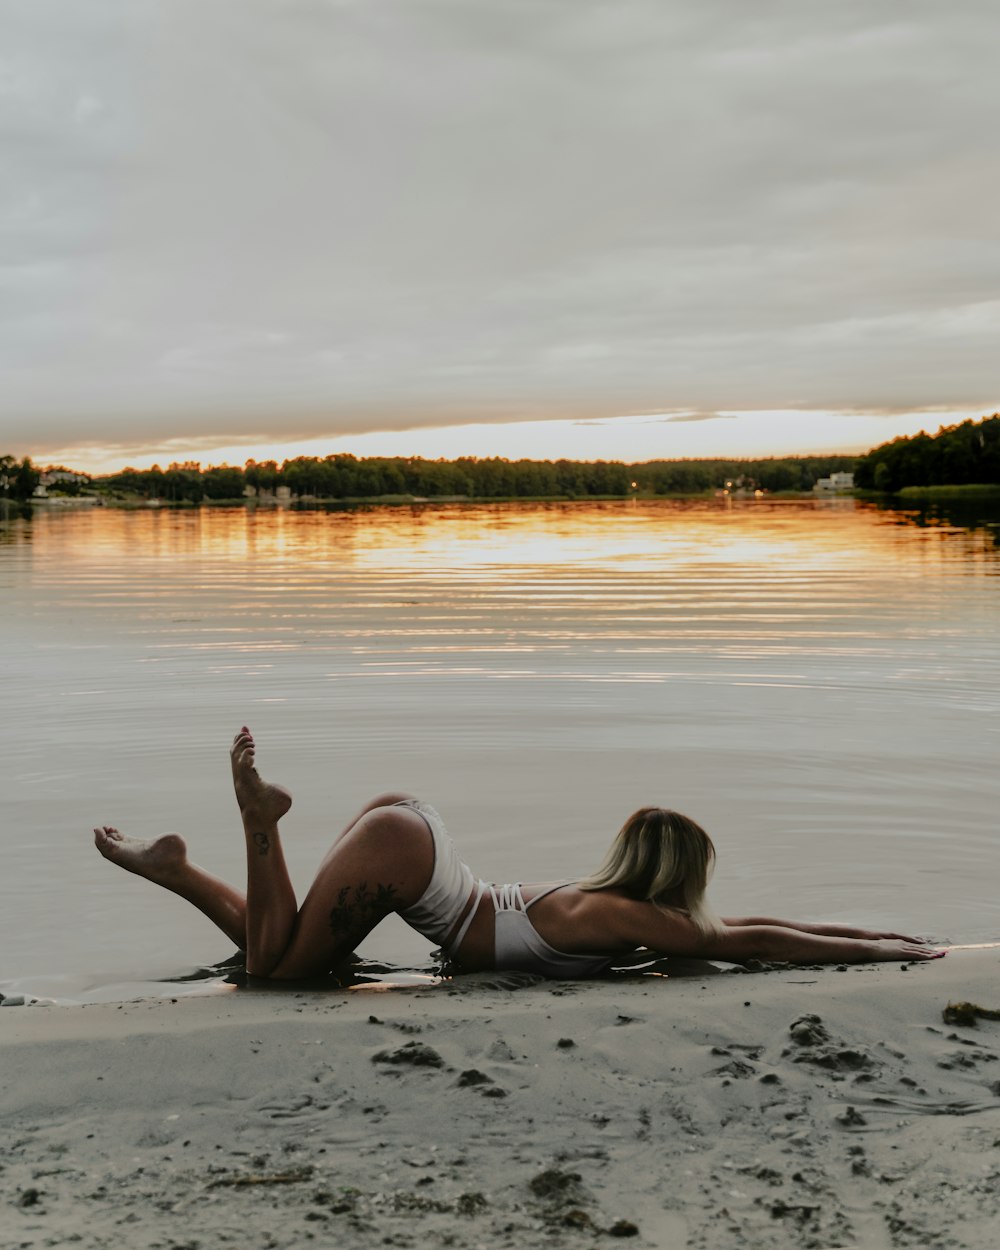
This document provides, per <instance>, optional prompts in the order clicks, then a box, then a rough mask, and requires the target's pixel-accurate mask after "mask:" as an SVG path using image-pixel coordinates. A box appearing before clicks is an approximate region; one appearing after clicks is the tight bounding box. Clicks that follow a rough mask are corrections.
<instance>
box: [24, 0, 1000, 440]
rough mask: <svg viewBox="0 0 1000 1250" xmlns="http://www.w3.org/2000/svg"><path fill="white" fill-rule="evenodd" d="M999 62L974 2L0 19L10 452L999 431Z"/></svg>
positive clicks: (106, 5)
mask: <svg viewBox="0 0 1000 1250" xmlns="http://www.w3.org/2000/svg"><path fill="white" fill-rule="evenodd" d="M998 46H1000V6H998V5H996V4H995V3H994V2H993V0H982V2H981V3H973V2H970V0H950V2H949V3H948V4H942V3H939V2H938V0H933V2H924V0H907V2H906V3H902V2H900V0H892V2H891V3H886V2H880V0H863V2H858V3H852V2H850V0H838V3H819V2H816V3H810V2H807V0H788V2H787V3H781V2H770V3H769V2H765V3H758V4H752V3H748V2H747V0H730V2H724V0H683V2H682V0H650V2H649V3H643V2H632V0H606V2H602V3H597V2H595V0H559V2H554V0H169V2H165V0H154V2H149V0H44V2H43V0H0V444H2V446H0V452H3V451H8V450H9V451H14V452H17V453H24V452H31V453H32V454H34V455H35V456H36V457H38V458H39V459H42V460H44V459H45V458H46V457H47V456H48V455H49V454H50V453H53V452H59V453H60V454H62V453H65V455H66V456H70V455H71V454H74V453H75V454H76V458H77V460H80V458H81V457H83V458H86V457H87V456H90V457H91V459H93V458H94V457H99V456H107V455H113V457H115V458H117V460H118V461H119V462H124V460H126V459H132V460H136V459H137V457H139V456H140V455H147V454H149V455H154V456H155V455H157V454H159V453H160V452H161V451H163V450H165V449H172V451H171V454H173V453H174V452H176V453H178V454H183V453H184V452H185V451H188V450H189V451H190V452H191V453H193V454H197V455H199V456H201V457H202V458H203V459H206V460H209V461H211V460H213V455H212V452H213V450H216V449H218V448H229V449H232V448H236V449H237V451H239V450H240V449H243V450H246V449H248V448H252V447H254V446H258V445H264V444H287V443H289V442H290V441H291V440H295V439H304V440H309V442H308V443H304V444H303V446H304V447H305V446H309V447H317V448H320V447H322V446H324V445H325V444H324V443H323V440H324V439H330V438H334V437H335V436H341V438H342V436H345V435H356V434H367V436H368V437H367V441H365V440H362V442H360V443H359V444H358V445H359V447H364V446H366V445H372V444H371V439H372V438H375V439H379V438H381V439H384V438H385V436H384V435H382V434H380V433H379V432H380V431H392V430H409V431H415V430H419V429H421V428H423V427H441V426H466V425H467V424H469V423H475V425H476V426H477V428H478V429H479V430H480V432H481V433H480V437H481V438H484V439H486V442H484V443H483V445H482V448H481V451H480V454H489V451H490V446H489V445H488V442H489V434H490V427H493V428H496V427H497V426H498V425H499V424H502V423H506V422H510V421H518V422H524V421H528V420H537V421H542V420H544V421H546V422H548V421H551V420H553V419H559V418H564V419H570V418H573V419H575V420H577V421H579V420H593V419H596V418H609V417H616V416H630V417H632V418H635V416H636V415H637V414H660V419H658V420H656V421H651V420H649V419H648V417H644V418H643V419H642V421H641V422H639V423H638V424H642V425H643V426H644V427H645V428H647V429H652V431H653V434H652V435H651V437H655V439H657V440H659V441H658V442H657V443H656V446H657V447H658V448H659V450H658V451H657V452H651V453H650V454H660V455H672V454H698V453H697V449H696V450H694V451H692V450H691V448H692V447H693V446H695V445H696V443H697V439H695V438H694V435H695V433H697V435H698V437H699V438H702V436H703V435H704V438H709V440H710V439H711V438H716V439H718V440H719V442H718V448H717V449H718V450H725V449H726V439H727V438H728V439H729V440H730V442H732V441H733V438H734V432H735V431H736V430H737V428H739V429H742V430H744V431H745V430H746V429H749V428H750V426H749V425H748V424H747V421H748V418H740V417H739V415H738V414H740V413H743V412H748V413H757V414H759V413H761V412H763V411H768V412H771V413H786V414H791V415H789V416H786V417H781V418H774V417H769V418H768V420H778V421H779V423H780V422H781V421H783V422H784V425H785V426H786V427H787V429H788V431H789V437H790V438H792V440H793V441H794V440H795V431H796V430H801V432H802V438H801V440H800V441H801V443H802V445H803V446H805V445H806V443H807V442H809V440H812V442H813V443H815V441H816V439H817V438H819V441H820V442H823V441H825V442H826V443H827V444H828V445H830V446H833V445H856V444H857V443H858V441H859V439H858V438H857V437H856V436H857V432H858V430H859V428H860V427H859V425H858V424H857V422H858V420H859V419H860V418H859V417H858V415H857V414H878V415H879V420H878V421H877V422H875V425H874V426H873V428H877V429H878V430H879V431H882V430H884V431H885V437H891V436H892V435H893V434H894V433H895V432H896V429H897V428H904V426H905V425H906V422H907V421H908V422H910V423H911V424H912V423H913V421H914V420H915V418H914V417H913V416H912V414H913V413H915V412H917V413H919V412H922V411H924V410H928V409H932V410H933V409H939V410H945V411H946V412H948V413H957V414H959V415H961V414H962V413H965V412H968V413H972V414H979V413H985V412H987V411H992V410H993V409H995V408H996V407H998V406H1000V383H998V370H997V360H998V359H1000V350H998V344H1000V334H998V331H1000V241H998V228H997V203H998V202H1000V159H998V155H997V146H998V145H997V130H998V105H1000V76H998V75H997V72H996V54H997V48H998ZM720 412H722V413H726V414H737V415H736V416H733V415H729V416H728V417H725V418H723V417H719V416H717V415H715V414H718V413H720ZM847 413H852V414H855V415H854V416H846V415H845V416H840V415H838V414H847ZM893 414H910V415H907V416H906V417H905V418H900V420H898V421H897V420H896V417H894V415H893ZM663 416H666V417H670V418H676V417H680V418H682V419H681V420H679V421H678V420H663V419H662V417H663ZM692 417H694V418H703V419H701V420H692V419H691V418H692ZM900 422H902V424H900ZM924 423H925V424H927V426H928V427H929V428H936V427H937V425H938V424H940V421H939V420H938V418H937V416H936V415H931V416H929V417H928V418H927V419H926V421H925V422H924ZM631 424H632V425H633V426H635V425H636V424H637V422H636V421H635V420H634V419H633V421H632V422H631ZM523 428H524V429H527V428H528V427H523ZM539 428H540V427H539ZM563 428H564V433H565V442H566V445H565V447H564V448H563V452H562V454H566V455H574V454H577V453H578V452H579V451H580V449H583V454H587V448H589V447H590V445H591V444H590V443H589V442H588V441H587V439H588V437H590V436H589V435H586V434H585V433H584V431H588V430H589V431H593V430H595V429H600V428H605V429H606V430H611V431H612V432H613V431H614V429H615V428H616V423H615V424H611V425H608V426H605V427H601V426H596V427H595V426H592V425H576V424H568V425H566V426H565V427H563ZM906 428H908V427H906ZM484 430H485V433H482V431H484ZM827 431H829V433H827ZM496 432H497V442H496V444H495V446H496V448H497V449H498V450H499V451H500V453H501V454H504V448H505V447H506V446H507V445H508V444H507V443H505V442H504V438H505V437H507V435H509V433H510V432H509V431H507V433H506V435H505V434H504V433H503V432H502V431H501V430H500V429H496ZM839 432H842V433H839ZM415 437H416V435H415V434H413V433H410V434H408V435H406V440H408V442H407V443H406V447H405V448H404V447H403V442H400V443H399V446H400V447H401V449H403V450H404V451H405V452H409V451H410V450H411V448H412V445H413V439H414V438H415ZM575 437H579V440H580V441H579V443H578V444H573V439H574V438H575ZM865 437H867V435H866V436H865ZM317 440H319V441H317ZM692 440H694V441H692ZM703 441H704V440H703ZM876 441H877V440H876ZM330 445H331V446H333V445H334V444H330ZM344 445H345V444H344V443H343V442H342V441H340V442H338V443H337V444H336V446H338V447H340V448H342V447H343V446H344ZM651 445H652V444H651ZM391 446H392V443H391V441H390V443H388V444H386V445H385V447H383V448H382V450H387V449H391ZM88 449H89V450H88ZM761 449H762V450H781V448H778V447H764V446H763V445H762V446H761ZM734 450H735V449H734ZM787 450H790V451H791V450H795V447H794V446H789V447H788V448H787ZM290 454H294V452H292V453H290ZM605 454H606V453H605Z"/></svg>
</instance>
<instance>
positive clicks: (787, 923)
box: [722, 916, 924, 942]
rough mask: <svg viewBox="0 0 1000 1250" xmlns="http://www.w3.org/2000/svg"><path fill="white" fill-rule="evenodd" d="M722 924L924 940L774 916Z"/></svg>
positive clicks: (733, 919)
mask: <svg viewBox="0 0 1000 1250" xmlns="http://www.w3.org/2000/svg"><path fill="white" fill-rule="evenodd" d="M722 923H723V924H724V925H725V926H726V928H727V929H737V928H745V927H747V926H748V925H767V926H770V927H777V928H779V929H796V930H798V932H799V933H815V934H817V935H819V936H820V937H840V938H866V939H868V940H870V941H880V940H882V939H884V938H892V939H894V940H898V941H900V942H923V940H924V939H923V938H919V937H913V936H911V935H910V934H908V933H896V932H895V931H894V930H888V929H859V928H857V927H855V926H854V925H848V924H807V923H804V922H802V921H799V920H778V919H776V918H775V917H773V916H740V917H729V916H727V917H725V919H724V920H723V922H722Z"/></svg>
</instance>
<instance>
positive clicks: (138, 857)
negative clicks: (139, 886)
mask: <svg viewBox="0 0 1000 1250" xmlns="http://www.w3.org/2000/svg"><path fill="white" fill-rule="evenodd" d="M94 843H95V845H96V847H97V849H98V850H99V851H100V852H101V854H102V855H103V856H104V858H105V859H109V860H111V862H112V863H113V864H117V865H118V866H119V867H120V868H125V869H127V871H128V872H134V873H135V874H136V875H137V876H140V877H145V878H146V880H147V881H152V882H154V883H155V884H156V885H162V886H163V888H164V889H165V890H172V891H173V893H174V894H179V895H180V896H181V898H186V899H187V901H188V902H189V903H193V904H194V905H195V907H197V908H198V910H199V911H201V912H204V913H205V915H206V916H207V917H208V918H209V920H211V921H213V922H214V923H215V924H217V925H218V926H219V928H220V929H221V930H222V932H223V933H224V934H225V935H226V937H228V938H229V940H230V941H231V942H232V943H233V945H234V946H238V947H239V948H240V950H246V945H247V937H246V911H247V903H246V896H245V895H244V894H242V893H241V892H240V891H239V890H237V889H236V887H235V886H232V885H228V884H227V883H226V882H225V881H222V880H220V879H219V878H218V877H213V876H212V874H211V873H210V872H206V871H205V869H204V868H199V867H198V865H197V864H192V863H191V861H190V860H189V859H188V857H187V846H186V845H185V842H184V839H183V838H182V837H181V836H180V834H177V833H165V834H164V835H163V836H162V837H160V838H154V839H153V840H152V841H151V842H144V841H143V840H142V839H141V838H127V837H126V836H125V835H124V834H122V833H119V832H118V830H117V829H115V828H113V827H112V826H111V825H104V826H102V827H101V828H100V829H95V830H94Z"/></svg>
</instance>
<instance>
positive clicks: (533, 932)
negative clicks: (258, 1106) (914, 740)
mask: <svg viewBox="0 0 1000 1250" xmlns="http://www.w3.org/2000/svg"><path fill="white" fill-rule="evenodd" d="M230 756H231V759H232V768H233V782H234V785H235V788H236V799H237V802H238V803H239V807H240V813H241V815H242V817H243V828H244V832H245V834H246V848H247V892H246V894H245V895H243V894H241V893H240V892H239V891H238V890H237V889H235V888H234V887H233V886H231V885H227V884H226V883H225V882H224V881H220V880H219V879H218V878H217V877H213V876H212V875H211V874H210V873H207V872H205V871H204V870H203V869H201V868H198V867H197V866H196V865H195V864H192V863H191V862H190V861H189V860H188V858H187V852H186V847H185V845H184V840H183V839H182V838H180V837H178V835H177V834H170V833H168V834H165V835H164V836H163V837H161V838H157V839H156V840H155V841H153V842H142V841H139V840H138V839H136V838H126V837H123V836H122V835H121V834H120V833H119V832H118V830H117V829H114V828H112V827H111V826H109V825H105V826H104V827H103V828H100V829H95V830H94V837H95V841H96V844H97V849H98V850H99V851H100V852H101V854H102V855H103V856H104V857H105V858H106V859H109V860H111V861H112V863H116V864H118V865H120V866H121V867H122V868H125V869H127V870H128V871H129V872H134V873H137V874H138V875H139V876H141V877H145V878H146V879H147V880H148V881H154V882H156V883H157V884H158V885H162V886H164V887H165V888H166V889H168V890H172V891H173V892H174V893H175V894H179V895H181V897H182V898H186V899H187V900H188V901H189V902H191V903H193V904H194V905H195V906H196V907H197V908H199V909H200V910H201V911H202V912H204V913H205V915H206V916H208V917H209V919H210V920H212V921H214V922H215V924H217V925H218V926H219V928H220V929H221V930H222V931H223V932H224V933H225V934H226V936H227V937H229V938H230V940H231V941H232V942H234V943H235V944H236V945H237V946H239V947H240V949H241V950H244V951H246V964H247V971H248V972H249V973H251V974H252V975H254V976H259V977H270V978H273V979H275V980H298V979H303V978H308V977H315V976H322V975H324V974H326V973H327V972H329V971H330V970H331V969H332V968H335V967H336V966H337V965H338V964H341V963H342V962H343V961H344V960H345V959H346V958H347V957H348V956H350V954H351V952H352V951H353V950H354V948H355V946H356V945H357V944H358V943H359V942H360V941H361V940H362V938H364V937H365V936H366V935H367V934H368V933H369V932H371V930H372V929H373V928H374V927H375V926H376V925H377V924H378V922H379V921H380V920H382V919H383V918H384V917H385V916H387V915H389V914H390V913H391V912H398V913H399V915H401V916H402V917H403V919H404V920H405V921H407V923H408V924H410V925H411V926H412V927H413V928H415V929H416V930H417V931H418V932H419V933H422V934H423V935H424V936H425V937H427V938H429V939H430V940H431V941H432V942H437V943H440V944H441V946H442V947H443V948H444V950H445V951H446V953H447V956H448V958H449V960H450V961H451V963H452V964H453V965H454V967H455V968H456V969H457V970H458V971H463V972H471V971H477V970H479V969H487V968H516V969H520V970H522V971H526V972H541V973H544V974H545V975H547V976H555V977H581V976H594V975H597V974H598V973H600V972H602V971H604V970H605V969H606V968H607V967H608V966H609V965H610V964H611V963H612V962H613V961H614V960H615V959H616V958H619V957H621V956H622V955H625V954H627V953H628V952H630V951H634V950H636V949H638V948H640V947H645V948H648V949H650V950H652V951H656V952H658V953H660V954H666V955H684V956H689V957H692V956H693V957H696V958H702V959H722V960H728V961H731V962H734V963H741V962H744V961H745V960H748V959H771V960H780V961H785V962H793V963H795V962H799V963H863V962H867V961H871V960H921V959H936V958H938V957H940V956H941V955H943V954H944V953H945V952H944V951H941V950H935V949H934V948H932V947H930V946H928V945H927V944H926V943H924V942H922V941H921V940H919V939H917V938H911V937H906V936H904V935H903V934H899V933H882V932H879V931H876V930H868V929H852V928H848V927H847V926H844V925H805V924H796V923H793V922H791V921H786V920H774V919H768V918H763V917H748V918H744V919H737V920H732V919H728V920H720V919H719V918H718V917H716V916H715V915H714V914H713V912H712V911H711V910H710V908H709V907H708V905H707V903H706V901H705V888H706V886H707V884H708V878H709V875H710V872H711V868H712V864H713V861H714V858H715V850H714V848H713V846H712V842H711V840H710V838H709V837H708V835H707V834H706V833H705V832H704V830H703V829H701V828H699V826H698V825H696V824H695V823H694V821H692V820H688V818H687V817H685V816H681V815H679V814H678V813H676V812H667V811H664V810H662V809H660V808H643V809H641V810H640V811H638V812H636V813H635V814H634V815H633V816H632V817H630V818H629V820H628V821H627V822H626V823H625V826H624V827H623V829H622V831H621V832H620V833H619V834H618V836H617V838H616V839H615V841H614V843H613V844H612V846H611V848H610V850H609V852H608V855H607V858H606V860H605V862H604V864H603V866H602V867H601V868H600V869H599V870H598V871H597V872H596V873H595V874H594V875H593V876H591V877H588V878H586V879H585V880H583V881H577V882H568V883H565V884H561V885H555V886H539V885H523V886H521V885H513V886H501V887H499V888H498V887H495V886H490V885H487V883H486V882H483V881H479V882H477V881H476V880H475V878H474V877H473V875H472V872H471V871H470V869H469V868H468V867H467V866H466V865H465V864H464V863H463V862H462V861H461V860H460V859H459V857H458V854H457V852H456V851H455V848H454V845H453V843H452V841H451V839H450V838H449V837H448V835H447V833H445V831H444V827H443V825H442V823H441V818H440V817H439V816H438V814H437V812H435V811H434V809H433V808H431V807H428V806H427V805H426V804H424V803H421V802H420V801H419V800H417V799H414V798H412V797H411V796H408V795H404V794H386V795H381V796H380V797H379V798H377V799H375V800H374V801H373V802H372V803H370V804H369V805H368V807H366V808H365V809H364V810H363V811H362V812H361V813H360V814H359V815H358V816H357V817H356V819H355V820H353V821H352V822H351V824H349V825H348V826H347V828H346V829H345V830H344V832H343V833H342V834H341V835H340V837H339V838H338V840H337V841H336V843H335V844H334V845H333V847H332V848H331V849H330V851H329V853H328V854H327V856H326V858H325V859H324V861H323V863H322V864H321V865H320V868H319V872H318V873H317V874H316V879H315V881H314V882H313V884H312V888H311V889H310V890H309V893H308V894H307V895H306V899H305V902H304V903H303V904H302V907H301V908H299V907H298V906H297V904H296V901H295V893H294V891H293V890H292V885H291V882H290V881H289V878H288V871H287V869H286V867H285V860H284V856H283V854H282V850H281V839H280V836H279V834H278V821H279V820H280V819H281V817H282V816H284V815H285V813H286V812H287V811H288V809H289V808H290V807H291V805H292V799H291V795H290V794H289V793H288V791H287V790H283V789H282V788H281V787H280V786H275V785H270V784H269V783H267V782H265V781H263V780H262V779H261V777H260V775H259V774H258V772H257V770H256V768H255V767H254V758H255V746H254V740H253V737H252V735H251V733H250V730H249V729H247V728H246V726H244V727H243V728H242V729H241V730H240V732H239V733H238V734H237V735H236V738H235V740H234V742H233V746H232V750H231V752H230Z"/></svg>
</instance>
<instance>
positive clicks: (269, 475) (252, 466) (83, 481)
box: [0, 413, 1000, 503]
mask: <svg viewBox="0 0 1000 1250" xmlns="http://www.w3.org/2000/svg"><path fill="white" fill-rule="evenodd" d="M840 472H848V473H849V472H853V473H854V484H855V486H856V487H857V488H858V489H860V490H870V491H878V492H880V493H885V494H894V493H896V492H897V491H900V490H903V489H905V488H906V487H926V486H931V487H933V486H938V487H948V486H966V485H983V486H991V485H993V486H997V485H1000V413H994V414H993V415H992V416H990V417H983V418H982V419H981V420H979V421H963V422H961V423H960V424H958V425H952V426H946V427H942V428H941V429H940V430H938V432H937V434H934V435H931V434H923V433H921V434H915V435H913V436H912V437H907V438H896V439H893V440H892V441H890V442H887V443H882V444H881V445H880V446H878V447H875V448H873V449H872V450H871V451H870V452H868V453H867V454H866V455H864V456H784V457H769V458H767V459H757V460H752V459H729V460H726V459H705V460H649V461H645V462H643V463H641V464H624V463H622V462H621V461H617V460H597V461H582V460H506V459H503V458H502V457H499V456H493V457H489V458H487V459H478V458H476V457H473V456H466V457H462V458H460V459H458V460H424V459H421V458H420V457H402V456H395V457H383V456H369V457H364V458H358V457H357V456H351V455H336V456H326V457H323V458H319V457H314V456H298V457H296V458H295V459H293V460H285V461H284V462H283V463H282V464H280V465H279V464H278V463H277V462H276V461H274V460H266V461H260V462H257V461H254V460H248V461H247V462H246V464H245V465H244V466H243V467H242V468H240V467H237V466H233V465H215V466H213V467H209V468H205V469H203V468H202V467H201V465H200V464H198V463H197V462H194V461H186V462H184V463H182V464H171V465H168V467H167V468H166V469H161V468H160V467H159V466H154V467H153V468H151V469H122V471H121V472H120V473H112V474H109V475H108V476H106V477H96V478H90V477H88V476H87V475H86V474H83V473H76V472H74V471H73V470H71V469H65V468H50V469H47V470H45V471H44V473H43V472H40V471H39V470H38V469H37V468H36V467H35V466H34V465H33V464H32V463H31V460H30V458H29V457H25V458H24V459H23V460H22V461H20V462H18V461H17V460H16V459H15V458H14V457H13V456H0V495H2V496H3V497H4V498H7V499H13V500H20V501H23V502H27V501H28V500H30V498H31V496H32V494H33V493H34V491H35V488H36V487H37V486H38V485H39V483H40V482H41V484H42V485H43V486H44V487H45V489H46V490H47V491H48V492H49V494H62V495H77V494H88V495H92V494H98V495H104V496H108V497H112V498H113V497H125V498H137V499H147V500H148V499H159V500H164V501H167V502H174V503H200V502H201V501H202V500H206V499H207V500H217V501H218V500H236V499H242V498H243V497H244V496H246V495H247V494H251V495H257V496H263V497H268V496H273V495H275V494H276V493H277V492H278V490H279V489H280V488H282V487H284V488H286V490H287V493H288V495H289V496H290V497H292V498H294V499H320V500H325V499H332V500H337V499H344V500H365V499H379V498H382V499H393V498H396V499H412V498H418V499H420V498H422V499H448V498H452V499H455V498H458V499H530V498H534V499H544V498H549V499H588V498H590V499H593V498H602V497H603V498H625V497H627V496H630V495H631V496H635V495H643V496H651V495H704V494H707V493H710V492H712V491H715V490H724V489H726V488H730V489H733V490H743V491H753V490H761V491H765V492H767V493H768V494H775V493H779V492H802V491H811V490H812V489H813V487H814V486H815V485H816V483H817V481H818V480H819V479H820V478H824V477H829V476H830V475H831V474H832V473H840ZM248 487H250V488H252V489H251V490H249V491H248V490H247V488H248ZM283 493H284V492H283Z"/></svg>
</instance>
